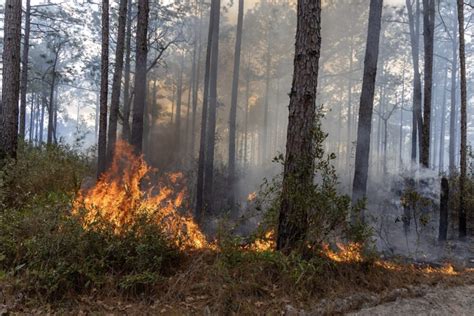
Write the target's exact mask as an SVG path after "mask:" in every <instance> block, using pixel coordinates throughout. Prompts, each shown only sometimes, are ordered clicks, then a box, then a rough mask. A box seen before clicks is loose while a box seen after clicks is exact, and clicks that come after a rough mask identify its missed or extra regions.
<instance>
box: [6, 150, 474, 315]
mask: <svg viewBox="0 0 474 316" xmlns="http://www.w3.org/2000/svg"><path fill="white" fill-rule="evenodd" d="M18 156H19V157H20V159H19V160H18V161H17V163H16V164H15V163H13V162H10V163H8V164H7V165H6V167H5V168H4V169H3V170H2V171H1V173H0V203H1V205H2V208H1V211H0V290H1V291H2V292H4V294H5V291H3V289H2V288H3V286H4V285H5V284H8V287H9V288H10V291H12V292H13V293H22V294H23V297H28V298H30V299H32V300H34V302H36V303H34V304H36V305H38V304H44V303H54V304H59V303H62V302H65V301H71V300H75V298H77V297H78V296H92V297H94V300H95V299H96V298H101V299H104V300H107V298H109V299H112V300H117V299H118V298H120V300H122V299H129V300H132V301H133V300H135V301H137V300H143V299H144V298H145V300H146V301H147V302H154V304H158V305H160V306H167V307H166V308H168V310H170V311H175V312H183V313H185V312H189V311H192V312H196V313H202V311H203V310H205V309H206V308H208V309H209V310H210V311H211V312H213V313H218V314H228V313H237V314H252V313H254V312H255V310H259V311H260V312H261V313H278V312H280V311H281V308H282V307H284V306H286V305H288V304H292V305H294V306H297V307H298V308H309V307H310V306H312V305H314V303H315V302H316V301H317V300H320V299H323V298H334V297H338V296H343V295H351V294H354V293H362V292H368V293H379V294H380V293H384V292H388V291H390V290H391V289H396V288H400V287H405V286H407V285H416V284H426V283H428V284H436V283H439V282H444V281H443V280H447V279H448V280H450V281H449V282H451V281H452V282H455V283H456V282H458V283H461V282H465V281H466V276H465V275H461V274H459V275H454V276H448V275H445V274H444V273H443V272H442V271H437V272H436V271H435V272H434V273H426V272H425V271H422V270H420V269H417V268H416V267H413V266H406V267H404V268H403V270H400V269H391V268H389V267H387V266H383V265H380V264H378V261H379V258H378V257H377V255H376V254H374V253H372V252H367V253H365V252H364V253H363V254H362V255H363V260H356V261H353V262H337V261H334V260H331V258H329V257H328V256H327V254H326V253H325V252H324V249H322V248H317V249H316V248H315V251H314V255H313V256H310V257H307V256H306V257H302V256H301V255H298V254H293V255H290V256H284V255H283V254H281V253H280V252H277V251H273V250H267V251H254V250H250V248H248V247H246V245H244V244H243V243H242V240H241V239H240V238H237V237H235V236H232V235H231V234H222V235H221V236H220V238H219V240H218V242H217V244H216V247H215V248H209V249H204V250H191V251H186V252H184V251H182V250H179V249H178V248H177V247H176V246H175V243H174V242H173V241H172V240H170V239H169V236H165V234H163V231H162V229H161V228H160V226H159V225H157V224H156V223H155V222H153V221H152V220H150V218H147V217H145V216H144V217H142V218H140V219H138V220H137V221H135V222H134V223H133V224H132V225H131V226H130V227H128V228H127V229H126V230H124V232H123V233H122V234H120V235H118V234H116V233H115V231H114V229H113V227H111V226H110V225H107V223H104V222H103V221H101V220H100V219H97V221H96V224H95V225H96V228H91V227H90V226H88V227H87V228H85V227H84V225H83V224H82V223H83V221H82V220H81V216H83V215H82V214H81V212H79V213H78V214H74V215H73V214H72V212H71V209H72V203H73V200H74V197H75V195H76V194H77V192H78V190H79V189H80V186H81V181H82V180H83V179H84V177H86V176H87V175H89V174H91V168H90V162H89V161H88V160H87V159H86V158H85V157H83V156H81V155H79V154H77V153H75V152H74V151H72V150H70V149H68V148H66V147H51V148H47V149H44V148H43V149H38V148H28V147H24V148H22V149H21V151H20V153H19V155H18ZM331 192H333V191H331ZM318 194H319V193H318ZM333 194H334V195H333V196H330V197H329V198H328V200H327V201H330V199H334V200H338V201H340V202H341V203H342V204H343V205H344V208H345V209H346V208H347V201H346V199H345V198H339V197H338V196H336V193H335V192H333ZM336 215H337V216H339V215H338V214H336ZM268 217H269V219H268V220H269V222H274V221H272V218H273V219H274V217H275V214H274V212H269V214H268ZM15 297H16V296H15ZM38 302H39V303H38ZM150 304H151V303H150Z"/></svg>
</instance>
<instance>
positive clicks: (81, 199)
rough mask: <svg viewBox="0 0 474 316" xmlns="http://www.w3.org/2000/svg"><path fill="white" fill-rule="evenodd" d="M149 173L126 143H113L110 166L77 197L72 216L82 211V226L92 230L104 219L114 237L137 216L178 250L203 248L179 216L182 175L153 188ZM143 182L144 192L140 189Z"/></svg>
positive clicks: (197, 232) (197, 235)
mask: <svg viewBox="0 0 474 316" xmlns="http://www.w3.org/2000/svg"><path fill="white" fill-rule="evenodd" d="M153 171H154V170H153V169H152V168H151V167H150V166H148V165H147V163H146V162H145V160H144V159H143V157H141V156H140V157H139V156H137V155H135V154H134V153H133V149H132V147H131V146H130V145H129V144H127V143H126V142H123V141H120V142H117V144H116V149H115V154H114V158H113V162H112V165H111V167H110V168H109V170H108V171H107V172H106V173H105V174H103V175H102V177H101V178H100V179H99V180H98V181H97V183H96V184H95V186H94V187H93V188H91V189H89V190H84V191H82V192H81V193H80V194H79V196H78V197H77V199H76V200H75V203H74V208H73V213H75V214H78V213H79V212H80V211H82V212H85V213H84V216H83V224H84V226H85V227H92V224H94V223H95V222H96V221H97V219H99V218H100V219H101V220H105V221H106V222H107V223H108V224H110V225H112V227H113V228H114V231H115V233H116V234H121V233H122V232H123V231H124V230H126V229H127V228H128V227H130V226H131V225H132V224H134V223H135V222H136V221H137V220H138V219H139V218H140V217H141V216H147V217H150V218H152V220H154V221H156V223H157V224H158V225H160V226H161V227H162V228H163V231H164V233H165V234H166V235H168V236H169V237H170V238H171V239H172V240H174V241H175V242H176V244H177V245H178V246H179V247H180V248H185V249H189V248H194V249H201V248H205V247H207V246H208V243H207V241H206V238H205V236H204V234H203V233H202V232H201V231H200V229H199V227H198V225H197V224H196V223H195V222H194V220H193V218H192V217H191V216H190V215H181V214H180V213H179V210H180V209H181V208H183V207H184V199H185V196H186V194H187V192H186V188H185V187H184V186H183V184H182V182H183V175H182V174H181V173H172V174H167V175H165V176H163V177H162V178H160V180H159V181H158V185H155V186H154V185H151V183H150V175H151V173H152V172H153ZM145 181H148V184H149V186H148V189H143V186H144V182H145Z"/></svg>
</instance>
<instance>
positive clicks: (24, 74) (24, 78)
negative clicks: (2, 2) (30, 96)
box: [19, 0, 31, 139]
mask: <svg viewBox="0 0 474 316" xmlns="http://www.w3.org/2000/svg"><path fill="white" fill-rule="evenodd" d="M30 29H31V0H26V10H25V36H24V38H23V52H22V56H21V81H20V95H21V97H20V135H19V137H20V139H24V138H25V126H26V93H27V91H28V89H27V88H28V56H29V51H30Z"/></svg>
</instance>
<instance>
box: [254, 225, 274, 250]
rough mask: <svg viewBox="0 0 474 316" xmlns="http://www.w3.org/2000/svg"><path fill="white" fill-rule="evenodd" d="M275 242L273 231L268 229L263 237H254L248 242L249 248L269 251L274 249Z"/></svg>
mask: <svg viewBox="0 0 474 316" xmlns="http://www.w3.org/2000/svg"><path fill="white" fill-rule="evenodd" d="M275 244H276V243H275V231H274V230H269V231H267V232H266V233H265V236H264V237H262V238H259V239H256V240H255V241H254V242H253V243H252V244H250V245H249V249H250V250H254V251H257V252H263V251H271V250H273V249H275Z"/></svg>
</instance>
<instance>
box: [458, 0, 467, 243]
mask: <svg viewBox="0 0 474 316" xmlns="http://www.w3.org/2000/svg"><path fill="white" fill-rule="evenodd" d="M457 4H458V21H459V23H458V24H459V62H460V72H461V78H460V79H461V161H460V165H461V174H460V178H459V184H460V190H459V191H460V195H459V197H460V199H459V237H460V238H464V237H466V235H467V218H466V217H467V215H466V211H467V208H466V207H467V206H466V193H467V192H466V178H467V85H466V54H465V40H464V1H463V0H457Z"/></svg>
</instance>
